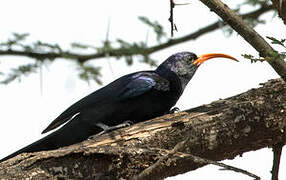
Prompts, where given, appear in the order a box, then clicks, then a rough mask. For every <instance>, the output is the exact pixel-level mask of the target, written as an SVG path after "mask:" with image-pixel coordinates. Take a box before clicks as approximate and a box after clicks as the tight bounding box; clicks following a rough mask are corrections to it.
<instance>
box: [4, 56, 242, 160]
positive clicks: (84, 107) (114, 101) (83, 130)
mask: <svg viewBox="0 0 286 180" xmlns="http://www.w3.org/2000/svg"><path fill="white" fill-rule="evenodd" d="M218 57H222V58H229V59H232V60H236V59H235V58H233V57H231V56H229V55H225V54H218V53H213V54H204V55H201V56H198V57H197V56H196V55H195V54H193V53H190V52H180V53H176V54H174V55H172V56H170V57H169V58H168V59H167V60H165V61H164V62H163V63H162V64H160V65H159V66H158V68H157V69H156V70H155V71H140V72H135V73H131V74H128V75H125V76H123V77H121V78H119V79H117V80H115V81H113V82H111V83H110V84H108V85H107V86H105V87H103V88H101V89H99V90H97V91H95V92H93V93H92V94H90V95H88V96H86V97H84V98H83V99H81V100H79V101H78V102H76V103H74V104H73V105H71V106H70V107H69V108H68V109H66V110H65V111H64V112H63V113H62V114H60V115H59V116H58V117H57V118H56V119H55V120H54V121H52V123H51V124H50V125H49V126H48V127H47V128H46V129H45V130H44V131H43V132H42V133H46V132H48V131H51V130H53V129H55V128H57V127H59V126H61V125H62V124H64V123H65V122H67V121H68V122H67V123H66V124H65V125H63V126H62V127H61V128H59V129H58V130H56V131H55V132H53V133H51V134H49V135H48V136H46V137H44V138H42V139H40V140H38V141H36V142H34V143H32V144H31V145H28V146H27V147H24V148H23V149H20V150H18V151H17V152H15V153H13V154H11V155H9V156H7V157H5V158H3V159H2V160H0V162H1V161H4V160H7V159H9V158H12V157H14V156H16V155H18V154H20V153H23V152H36V151H43V150H52V149H57V148H59V147H63V146H68V145H71V144H75V143H78V142H81V141H83V140H85V139H87V138H88V137H90V136H92V135H94V134H97V133H100V132H102V131H103V132H106V131H109V130H113V129H116V128H118V127H121V125H122V123H123V125H124V122H125V121H132V122H133V123H138V122H141V121H145V120H148V119H151V118H154V117H157V116H161V115H163V114H165V113H167V112H169V111H170V109H171V108H172V107H173V106H174V105H175V104H176V102H177V101H178V99H179V97H180V96H181V95H182V93H183V91H184V89H185V87H186V86H187V84H188V82H189V81H190V80H191V78H192V77H193V75H194V73H195V72H196V70H197V69H198V67H199V65H200V64H202V63H203V62H204V61H206V60H208V59H211V58H218ZM125 124H126V123H125Z"/></svg>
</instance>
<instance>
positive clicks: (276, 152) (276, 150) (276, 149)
mask: <svg viewBox="0 0 286 180" xmlns="http://www.w3.org/2000/svg"><path fill="white" fill-rule="evenodd" d="M283 146H284V144H283V143H278V144H275V145H274V146H273V148H272V149H273V165H272V171H271V173H272V180H278V174H279V165H280V159H281V153H282V148H283Z"/></svg>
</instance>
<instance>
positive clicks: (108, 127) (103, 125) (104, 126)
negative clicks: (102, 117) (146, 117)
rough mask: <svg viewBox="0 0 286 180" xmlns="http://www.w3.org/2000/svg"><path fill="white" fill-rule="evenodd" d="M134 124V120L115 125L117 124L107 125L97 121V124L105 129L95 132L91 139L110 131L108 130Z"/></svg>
mask: <svg viewBox="0 0 286 180" xmlns="http://www.w3.org/2000/svg"><path fill="white" fill-rule="evenodd" d="M132 124H133V122H132V121H124V122H123V123H121V124H118V125H115V126H107V125H106V124H103V123H101V122H99V123H96V124H95V125H96V126H98V127H100V128H101V129H103V131H101V132H100V133H98V134H95V135H93V136H90V137H89V139H94V138H96V137H98V136H100V135H102V134H104V133H108V132H110V131H113V130H116V129H120V128H124V127H128V126H131V125H132Z"/></svg>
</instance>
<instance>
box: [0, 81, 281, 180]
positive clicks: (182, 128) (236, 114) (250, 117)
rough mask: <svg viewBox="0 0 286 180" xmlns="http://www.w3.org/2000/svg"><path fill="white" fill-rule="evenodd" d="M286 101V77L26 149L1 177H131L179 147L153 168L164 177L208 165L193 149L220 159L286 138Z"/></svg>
mask: <svg viewBox="0 0 286 180" xmlns="http://www.w3.org/2000/svg"><path fill="white" fill-rule="evenodd" d="M285 107H286V86H285V82H283V81H282V80H281V79H277V80H271V81H269V82H267V83H265V84H263V87H261V88H257V89H252V90H249V91H247V92H245V93H242V94H239V95H236V96H233V97H230V98H227V99H223V100H219V101H215V102H213V103H211V104H208V105H203V106H200V107H196V108H194V109H190V110H187V111H185V112H180V113H175V114H169V115H165V116H162V117H158V118H155V119H153V120H150V121H146V122H142V123H138V124H134V125H132V126H130V127H128V128H124V129H120V130H117V131H113V132H110V133H108V134H104V135H102V136H99V137H98V139H93V140H86V141H84V142H82V143H79V144H75V145H71V146H68V147H64V148H60V149H57V150H53V151H43V152H36V153H23V154H21V155H19V156H17V157H14V158H12V159H10V160H7V161H5V162H3V163H0V177H1V178H4V179H25V178H29V179H49V178H50V179H52V178H53V179H57V178H61V179H62V178H64V179H82V178H86V179H100V178H106V179H120V178H123V179H131V178H133V177H134V176H137V175H139V174H140V173H141V172H142V171H144V170H145V169H147V168H148V167H150V166H152V165H153V164H156V162H158V160H160V159H164V157H166V156H169V155H168V154H171V153H172V150H173V149H175V150H174V152H176V151H177V150H179V151H180V152H177V153H175V154H173V156H172V157H171V159H170V158H168V159H167V160H166V161H162V160H161V165H162V166H160V168H161V167H162V168H163V169H164V171H159V172H158V173H157V172H156V173H152V179H155V180H156V179H162V178H165V177H169V176H174V175H177V174H180V173H185V172H188V171H191V170H194V169H197V168H199V167H202V166H203V165H205V163H202V161H200V160H199V159H197V158H195V160H192V158H191V156H190V155H194V156H197V157H202V158H204V159H209V160H212V161H220V160H224V159H232V158H234V157H236V156H237V155H241V154H243V153H244V152H248V151H253V150H257V149H261V148H264V147H271V146H273V145H275V144H277V143H285V141H286V140H285V134H286V118H285V117H286V111H285ZM186 139H188V140H187V141H184V140H186ZM180 142H181V143H182V142H183V144H184V147H182V148H181V145H180ZM176 145H177V147H176V148H174V147H175V146H176ZM170 152H171V153H170ZM169 159H170V160H169ZM196 160H198V161H196Z"/></svg>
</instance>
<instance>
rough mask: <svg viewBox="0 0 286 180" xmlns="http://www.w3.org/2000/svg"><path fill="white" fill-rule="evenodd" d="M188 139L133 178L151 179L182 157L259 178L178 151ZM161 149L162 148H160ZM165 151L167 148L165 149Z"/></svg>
mask: <svg viewBox="0 0 286 180" xmlns="http://www.w3.org/2000/svg"><path fill="white" fill-rule="evenodd" d="M189 140H190V138H187V139H186V140H184V141H182V142H180V143H178V144H177V145H176V146H175V147H174V148H173V149H172V150H171V151H168V154H167V155H165V156H163V157H162V158H160V159H159V160H158V161H157V162H156V163H155V164H153V165H151V166H150V167H148V168H146V169H145V170H143V171H142V172H141V173H140V174H139V175H137V176H136V177H135V178H134V179H135V180H144V179H151V177H152V176H153V174H157V175H158V174H162V173H160V172H163V171H164V170H165V167H166V166H170V164H171V162H175V161H178V159H184V160H185V161H189V162H190V163H196V164H213V165H216V166H220V167H223V168H224V169H223V170H231V171H234V172H238V173H242V174H245V175H247V176H250V177H253V178H254V179H255V180H260V177H259V176H257V175H255V174H253V173H250V172H248V171H246V170H243V169H240V168H237V167H234V166H230V165H226V164H224V163H220V162H216V161H213V160H209V159H205V158H202V157H199V156H195V155H192V154H187V153H182V152H179V151H182V150H183V149H184V147H185V145H186V143H187V142H188V141H189ZM161 150H162V149H161ZM166 151H167V150H166ZM174 157H176V160H174ZM166 161H168V165H166V163H164V162H166Z"/></svg>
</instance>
